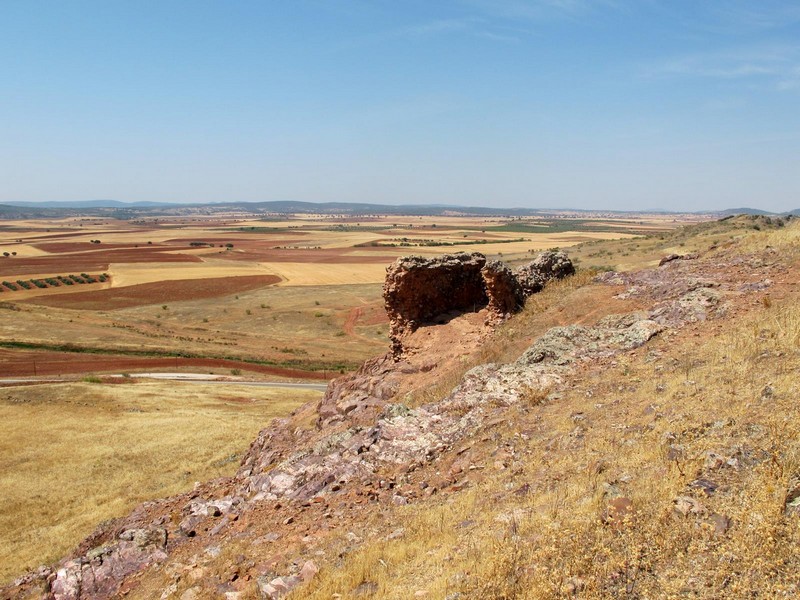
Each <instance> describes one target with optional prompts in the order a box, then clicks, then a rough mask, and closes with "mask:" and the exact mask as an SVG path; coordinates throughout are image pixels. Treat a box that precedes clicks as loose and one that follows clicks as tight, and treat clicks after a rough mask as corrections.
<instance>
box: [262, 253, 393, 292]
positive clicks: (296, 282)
mask: <svg viewBox="0 0 800 600" xmlns="http://www.w3.org/2000/svg"><path fill="white" fill-rule="evenodd" d="M389 262H391V261H390V260H389V259H387V264H388V263H389ZM260 264H261V265H263V266H264V267H265V268H266V270H267V272H268V273H270V274H274V275H278V276H279V277H281V278H282V279H283V281H282V282H281V283H280V284H279V285H281V286H314V285H345V284H354V285H357V284H364V283H382V282H383V280H384V279H385V277H386V265H384V264H374V263H373V264H369V263H366V264H358V263H356V264H322V263H320V264H315V263H310V262H304V263H290V262H275V263H260Z"/></svg>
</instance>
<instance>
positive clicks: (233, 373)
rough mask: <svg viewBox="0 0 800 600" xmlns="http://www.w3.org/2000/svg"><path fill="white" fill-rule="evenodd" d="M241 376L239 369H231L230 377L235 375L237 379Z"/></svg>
mask: <svg viewBox="0 0 800 600" xmlns="http://www.w3.org/2000/svg"><path fill="white" fill-rule="evenodd" d="M241 374H242V370H241V369H231V375H236V376H237V377H238V376H239V375H241Z"/></svg>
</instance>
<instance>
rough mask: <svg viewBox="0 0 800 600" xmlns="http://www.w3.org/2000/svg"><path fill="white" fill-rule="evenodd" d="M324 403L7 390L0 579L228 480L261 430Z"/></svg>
mask: <svg viewBox="0 0 800 600" xmlns="http://www.w3.org/2000/svg"><path fill="white" fill-rule="evenodd" d="M317 396H319V393H318V392H307V391H303V390H290V391H286V390H281V389H264V388H252V387H250V388H248V387H236V386H230V387H228V386H226V387H224V388H223V387H220V386H210V385H209V386H207V385H200V384H187V383H183V384H181V383H177V382H169V383H136V384H127V385H103V384H90V383H75V384H58V385H55V384H54V385H38V386H30V387H18V388H3V389H0V497H2V498H3V512H2V514H0V580H3V579H5V578H7V577H9V576H12V575H14V574H19V573H20V572H22V571H23V570H24V569H25V568H26V567H27V568H33V567H35V566H37V565H38V564H41V563H44V562H48V561H53V560H55V559H57V558H58V557H60V556H62V555H64V554H65V553H66V552H67V551H68V550H69V549H70V548H72V547H73V546H75V545H76V544H77V543H78V542H79V541H80V540H82V539H83V538H84V537H85V536H87V535H88V534H89V533H91V531H92V530H93V529H94V527H95V526H96V525H97V524H98V523H99V522H100V521H102V520H104V519H109V518H112V517H117V516H121V515H123V514H126V513H127V512H128V511H130V510H131V509H132V508H133V507H134V506H135V505H136V504H138V503H139V502H142V501H143V500H148V499H152V498H160V497H163V496H168V495H170V494H174V493H177V492H179V491H186V490H188V489H190V488H191V486H192V485H193V483H194V482H195V481H198V480H200V481H202V480H206V479H211V478H214V477H218V476H221V475H230V474H232V473H233V472H234V471H235V469H236V467H237V466H238V461H239V458H240V455H241V454H242V453H243V452H244V451H245V450H246V449H247V446H248V444H249V443H250V441H251V440H252V439H253V438H255V436H256V434H257V433H258V431H259V429H260V428H261V427H262V426H263V424H264V423H266V422H268V421H269V420H270V419H271V418H272V417H275V416H282V415H285V414H287V413H289V412H290V411H291V410H293V409H294V408H295V407H297V406H298V405H300V404H302V403H304V402H307V401H309V400H311V399H313V398H315V397H317Z"/></svg>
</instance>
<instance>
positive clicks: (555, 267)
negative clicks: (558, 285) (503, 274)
mask: <svg viewBox="0 0 800 600" xmlns="http://www.w3.org/2000/svg"><path fill="white" fill-rule="evenodd" d="M574 273H575V265H573V264H572V261H571V260H570V259H569V257H568V256H567V254H566V253H565V252H562V251H561V250H548V251H547V252H542V253H541V254H539V255H538V256H536V258H534V259H533V260H532V261H531V262H529V263H528V264H527V265H523V266H522V267H520V268H519V269H517V270H516V271H515V272H514V276H515V277H516V279H517V282H518V283H519V286H520V288H522V295H523V297H524V298H527V297H528V296H530V295H531V294H536V293H537V292H540V291H542V288H543V287H544V285H545V284H546V283H547V282H548V281H550V280H551V279H563V278H564V277H566V276H567V275H572V274H574Z"/></svg>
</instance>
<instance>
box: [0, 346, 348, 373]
mask: <svg viewBox="0 0 800 600" xmlns="http://www.w3.org/2000/svg"><path fill="white" fill-rule="evenodd" d="M187 367H193V368H197V367H202V368H207V369H212V368H217V369H240V370H242V371H250V372H255V373H263V374H265V375H275V376H277V377H287V378H294V379H315V380H320V381H327V380H329V379H332V378H333V377H335V376H338V375H339V373H338V372H332V371H303V370H300V369H289V368H284V367H273V366H269V365H257V364H252V363H248V362H241V361H237V360H225V359H215V358H171V357H163V358H150V357H135V356H124V355H123V356H120V355H110V354H109V355H98V354H83V353H74V352H36V351H27V350H3V349H0V377H31V376H58V375H74V374H81V373H126V372H133V371H137V370H138V371H141V370H144V369H182V368H187Z"/></svg>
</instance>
